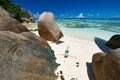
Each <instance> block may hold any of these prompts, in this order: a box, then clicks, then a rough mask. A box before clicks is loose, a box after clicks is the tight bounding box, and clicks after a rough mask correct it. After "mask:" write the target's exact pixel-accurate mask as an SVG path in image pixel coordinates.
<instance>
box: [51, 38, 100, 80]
mask: <svg viewBox="0 0 120 80" xmlns="http://www.w3.org/2000/svg"><path fill="white" fill-rule="evenodd" d="M61 41H63V43H61V44H55V43H52V42H49V44H50V46H51V47H52V49H53V50H54V51H55V56H56V58H57V59H56V62H57V63H59V64H60V66H59V67H58V68H57V70H56V72H55V73H56V74H57V75H58V79H57V80H92V78H93V75H92V72H91V65H90V63H91V61H92V56H93V54H94V53H97V52H102V51H101V50H100V49H99V47H98V46H97V45H96V44H95V42H94V40H92V39H83V38H82V39H80V38H78V39H77V38H73V37H70V36H64V37H63V38H62V39H61ZM67 46H69V47H70V48H69V51H70V52H69V57H68V58H64V51H65V49H66V48H67ZM76 62H77V63H78V64H77V63H76ZM77 65H78V67H77ZM60 71H62V74H60ZM88 74H89V76H88ZM61 75H63V77H64V79H61V78H60V76H61ZM73 78H74V79H73ZM90 78H91V79H90Z"/></svg>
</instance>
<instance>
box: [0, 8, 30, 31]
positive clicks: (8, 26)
mask: <svg viewBox="0 0 120 80" xmlns="http://www.w3.org/2000/svg"><path fill="white" fill-rule="evenodd" d="M0 30H2V31H12V32H15V33H21V32H26V31H28V29H27V28H26V27H25V26H23V25H22V24H21V23H20V22H19V21H17V20H15V19H14V18H12V17H10V15H9V13H8V12H7V11H6V10H4V9H3V8H2V7H1V6H0Z"/></svg>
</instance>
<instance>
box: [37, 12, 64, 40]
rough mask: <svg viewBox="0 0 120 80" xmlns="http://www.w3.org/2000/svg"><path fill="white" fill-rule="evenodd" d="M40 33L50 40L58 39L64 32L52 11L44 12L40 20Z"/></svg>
mask: <svg viewBox="0 0 120 80" xmlns="http://www.w3.org/2000/svg"><path fill="white" fill-rule="evenodd" d="M38 32H39V35H40V36H41V37H42V38H44V39H45V40H48V41H58V40H59V39H60V38H61V37H63V33H62V32H61V30H60V28H59V27H58V25H57V24H56V22H55V20H54V15H53V13H52V12H43V13H42V14H41V15H40V17H39V20H38Z"/></svg>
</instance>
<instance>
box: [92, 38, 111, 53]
mask: <svg viewBox="0 0 120 80" xmlns="http://www.w3.org/2000/svg"><path fill="white" fill-rule="evenodd" d="M94 41H95V43H96V44H97V46H98V47H99V48H100V49H101V50H102V51H103V52H108V51H109V50H111V48H109V47H108V46H106V45H105V44H106V42H107V41H106V40H104V39H101V38H98V37H95V39H94Z"/></svg>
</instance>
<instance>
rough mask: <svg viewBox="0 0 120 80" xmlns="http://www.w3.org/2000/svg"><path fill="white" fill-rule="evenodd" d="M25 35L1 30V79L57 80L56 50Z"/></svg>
mask: <svg viewBox="0 0 120 80" xmlns="http://www.w3.org/2000/svg"><path fill="white" fill-rule="evenodd" d="M25 36H26V35H25ZM25 36H23V35H21V34H16V33H13V32H9V31H0V80H56V78H57V77H56V75H55V73H54V71H55V70H56V68H57V64H56V62H55V59H56V58H55V55H54V52H53V51H52V50H51V49H49V48H44V47H43V46H41V45H40V44H38V43H36V41H34V40H31V39H29V38H28V37H25Z"/></svg>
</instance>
